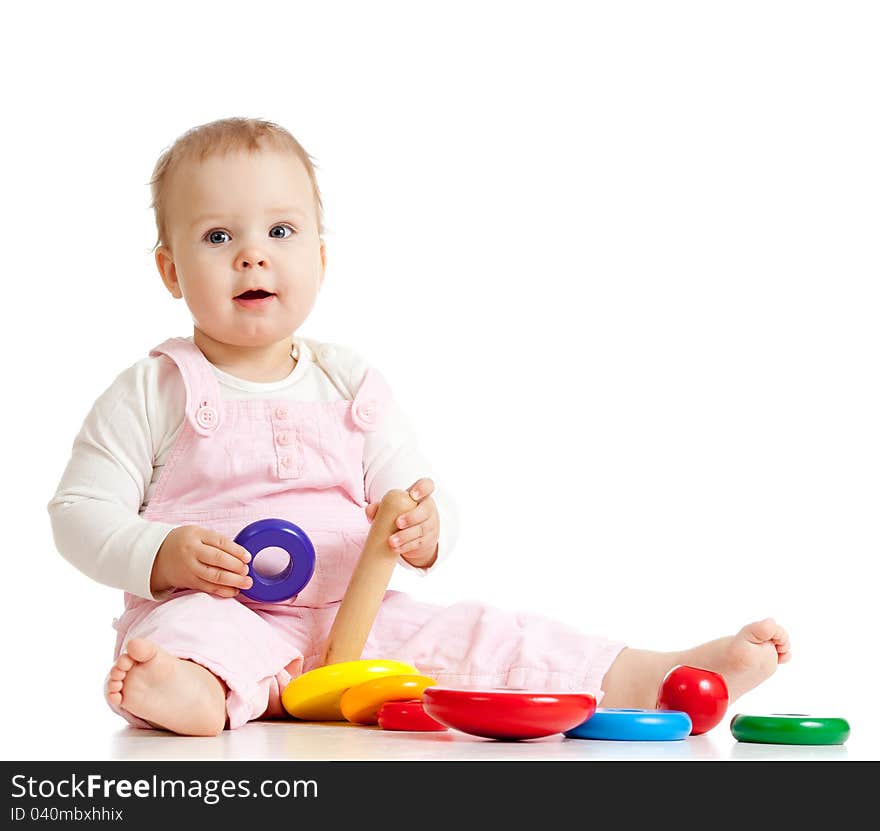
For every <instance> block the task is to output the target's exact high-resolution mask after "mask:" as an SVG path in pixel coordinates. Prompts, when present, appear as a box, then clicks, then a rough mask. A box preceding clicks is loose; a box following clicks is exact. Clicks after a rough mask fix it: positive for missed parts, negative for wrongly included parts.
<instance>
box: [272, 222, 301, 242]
mask: <svg viewBox="0 0 880 831" xmlns="http://www.w3.org/2000/svg"><path fill="white" fill-rule="evenodd" d="M275 228H287V230H288V231H290V236H293V235H294V234H295V233H296V232H295V231H294V230H293V228H291V227H290V226H289V225H275V226H273V228H272V231H274V230H275ZM272 231H269V236H273V234H272ZM275 239H287V237H286V236H283V237H278V236H276V237H275Z"/></svg>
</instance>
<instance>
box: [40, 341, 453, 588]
mask: <svg viewBox="0 0 880 831" xmlns="http://www.w3.org/2000/svg"><path fill="white" fill-rule="evenodd" d="M293 341H294V350H295V351H294V355H295V356H296V358H297V364H296V366H295V367H294V369H293V371H292V372H291V373H290V375H288V376H287V378H284V379H283V380H281V381H274V382H269V383H258V382H254V381H245V380H242V379H241V378H236V377H234V376H232V375H229V374H228V373H226V372H223V371H222V370H220V369H217V368H216V367H213V370H214V372H215V374H216V377H217V380H218V382H219V386H220V394H221V396H222V397H223V398H239V399H259V398H273V399H283V398H288V399H290V400H291V401H335V400H341V399H344V400H352V399H353V398H354V395H355V393H356V392H357V390H358V387H359V386H360V383H361V380H362V379H363V377H364V373H365V372H366V370H367V368H368V363H367V362H366V361H365V360H364V359H363V357H361V356H360V355H359V354H358V353H357V352H356V351H354V350H352V349H350V348H348V347H346V346H342V345H339V344H326V343H319V342H317V341H314V340H311V339H307V338H300V337H294V339H293ZM185 406H186V391H185V389H184V384H183V378H182V377H181V375H180V372H179V371H178V369H177V367H176V365H174V364H173V363H172V362H171V361H169V360H167V359H165V358H163V357H161V356H157V357H147V358H144V359H142V360H140V361H138V362H137V363H135V364H134V365H133V366H130V367H129V368H128V369H126V370H125V371H124V372H122V373H121V374H120V375H119V376H118V377H117V378H116V380H115V381H114V382H113V383H112V384H111V385H110V387H109V388H108V389H107V390H106V391H105V392H104V393H103V394H102V395H101V396H100V397H99V398H98V400H97V401H96V402H95V404H94V405H93V407H92V409H91V411H90V412H89V414H88V415H87V416H86V419H85V421H84V422H83V425H82V428H81V429H80V431H79V433H78V435H77V436H76V439H75V441H74V444H73V450H72V453H71V457H70V460H69V462H68V463H67V467H66V468H65V471H64V474H63V475H62V477H61V482H60V483H59V485H58V489H57V490H56V492H55V495H54V496H53V497H52V499H51V500H50V502H49V504H48V510H49V516H50V518H51V522H52V532H53V535H54V538H55V545H56V547H57V548H58V551H59V552H60V553H61V555H62V556H63V557H65V559H67V560H68V561H69V562H70V563H72V564H73V565H74V566H76V567H77V568H78V569H79V570H80V571H82V572H84V573H85V574H87V575H88V576H89V577H92V578H93V579H95V580H97V581H98V582H100V583H104V584H105V585H108V586H113V587H115V588H119V589H123V590H125V591H128V592H131V593H132V594H135V595H138V596H139V597H145V598H148V599H153V600H156V599H160V597H161V595H160V596H154V595H153V594H152V593H151V592H150V574H151V572H152V569H153V562H154V561H155V558H156V554H157V553H158V551H159V548H160V546H161V545H162V542H163V541H164V539H165V537H166V536H167V535H168V533H169V532H170V531H171V530H172V529H173V528H174V527H175V526H174V525H170V524H167V523H163V522H152V521H148V520H145V519H143V517H142V516H141V514H142V513H143V511H144V509H145V508H146V506H147V505H148V504H149V501H150V498H151V496H152V493H153V490H154V489H155V486H156V483H157V482H158V480H159V477H160V476H161V474H162V469H163V465H164V464H165V461H166V459H167V458H168V455H169V452H170V451H171V448H172V446H173V445H174V442H175V440H176V438H177V436H178V434H179V432H180V430H181V428H182V426H183V422H184V417H185V416H184V410H185ZM364 438H365V442H364V458H363V469H364V488H365V493H366V497H367V501H368V502H377V501H379V500H380V499H381V498H382V496H384V494H385V493H387V492H388V491H389V490H391V489H392V488H400V489H403V490H406V489H407V488H409V487H410V486H411V485H412V484H413V483H414V482H415V481H416V480H417V479H419V478H421V477H430V478H432V479H434V482H435V488H436V490H435V491H434V493H433V494H432V496H433V498H434V501H435V503H436V504H437V511H438V514H439V517H440V535H439V548H438V552H437V560H436V561H435V563H434V564H433V565H432V566H431V569H433V568H435V567H436V565H437V563H439V562H440V561H441V559H443V558H445V557H447V556H448V555H449V552H450V551H451V550H452V548H453V547H454V545H455V541H456V539H457V537H458V516H457V510H456V506H455V504H454V502H453V500H452V499H451V497H450V496H449V495H448V494H447V493H445V492H444V490H443V487H442V485H441V484H440V483H438V482H437V479H436V478H435V476H434V475H433V474H432V469H431V465H430V464H429V463H428V461H427V460H426V459H425V458H424V456H423V455H422V454H421V452H420V451H419V449H418V445H417V442H416V435H415V432H414V430H413V428H412V426H411V424H410V423H409V421H408V419H407V418H406V416H405V415H404V413H403V412H401V410H400V408H399V407H398V406H397V404H396V403H394V402H392V404H391V406H390V407H389V408H388V410H387V416H386V418H385V419H384V420H383V422H382V423H381V425H380V426H379V428H378V429H377V430H375V431H373V432H367V433H365V434H364ZM400 564H401V565H403V566H404V567H405V568H408V569H410V570H413V571H416V572H419V573H422V574H424V573H426V572H427V571H428V570H429V569H420V568H415V567H414V566H412V565H410V564H409V563H407V562H406V560H404V559H403V558H402V557H401V558H400Z"/></svg>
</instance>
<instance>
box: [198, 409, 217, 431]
mask: <svg viewBox="0 0 880 831" xmlns="http://www.w3.org/2000/svg"><path fill="white" fill-rule="evenodd" d="M196 424H198V425H199V427H202V428H204V429H205V430H213V429H214V428H215V427H216V426H217V411H216V410H215V409H214V408H213V407H210V406H208V405H205V404H203V405H202V406H201V407H199V408H198V410H196Z"/></svg>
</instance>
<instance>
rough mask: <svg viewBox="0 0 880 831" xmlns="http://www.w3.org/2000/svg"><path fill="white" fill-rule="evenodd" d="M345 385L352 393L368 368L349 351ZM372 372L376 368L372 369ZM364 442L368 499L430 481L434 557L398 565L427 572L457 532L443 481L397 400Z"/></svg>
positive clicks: (454, 512) (453, 509) (451, 545)
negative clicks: (421, 564)
mask: <svg viewBox="0 0 880 831" xmlns="http://www.w3.org/2000/svg"><path fill="white" fill-rule="evenodd" d="M348 359H349V361H350V373H349V376H348V377H349V384H348V388H349V390H350V391H351V393H352V396H354V394H355V393H356V391H357V389H358V388H359V387H360V384H361V381H362V380H363V377H364V374H365V373H366V371H367V369H368V364H367V362H366V361H364V359H363V358H361V357H360V356H358V355H355V354H352V353H349V355H348ZM373 371H374V372H375V371H376V369H375V368H373ZM364 435H365V441H364V489H365V493H366V497H367V501H368V502H377V501H379V500H381V499H382V497H383V496H384V495H385V494H386V493H387V492H388V491H389V490H392V489H394V488H399V489H400V490H408V489H409V487H410V486H411V485H413V484H414V483H415V482H416V481H417V480H419V479H421V478H424V477H427V478H430V479H431V480H433V482H434V492H433V494H431V496H432V498H433V499H434V502H435V504H436V505H437V514H438V516H439V520H440V531H439V540H438V547H437V559H436V560H435V561H434V562H433V563H432V564H431V565H430V566H428V567H427V568H418V567H416V566H414V565H412V564H411V563H409V562H407V561H406V560H405V559H404V558H403V557H401V558H400V560H399V562H400V564H401V565H402V566H403V567H404V568H406V569H409V570H411V571H415V572H416V573H419V574H423V575H424V574H427V573H428V572H429V571H432V570H433V569H435V568H436V567H437V566H438V565H439V564H440V562H441V561H443V560H446V559H447V558H448V556H449V554H450V553H451V551H452V549H453V548H454V547H455V543H456V542H457V540H458V535H459V516H458V508H457V505H456V504H455V501H454V500H453V498H452V496H451V494H450V493H449V492H448V491H447V489H446V488H445V486H444V484H443V480H442V476H440V475H439V473H438V472H437V471H436V470H435V468H434V465H432V464H431V463H430V461H429V460H428V459H427V458H426V457H425V456H424V454H423V453H422V451H421V450H420V448H419V444H418V438H417V435H416V431H415V429H414V427H413V425H412V423H411V421H410V420H409V418H408V417H407V415H406V414H405V413H404V412H403V410H402V409H401V408H400V406H399V405H398V404H397V402H396V401H395V400H394V399H393V398H392V399H391V400H390V401H389V402H388V404H387V408H386V412H385V415H384V417H383V419H382V420H381V421H380V422H379V426H378V428H377V429H376V430H373V431H370V432H367V433H365V434H364Z"/></svg>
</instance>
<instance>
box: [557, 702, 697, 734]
mask: <svg viewBox="0 0 880 831" xmlns="http://www.w3.org/2000/svg"><path fill="white" fill-rule="evenodd" d="M691 727H692V724H691V717H690V716H689V715H688V714H687V713H683V712H681V711H679V710H629V709H615V708H608V707H599V708H598V709H597V710H596V712H595V713H593V715H592V716H591V717H590V718H588V719H587V720H586V721H585V722H584V723H583V724H580V725H578V726H577V727H574V728H572V729H571V730H567V731H566V732H565V735H566V736H567V737H568V738H571V739H604V740H608V741H623V742H675V741H680V740H681V739H685V738H687V736H688V735H689V734H690V732H691Z"/></svg>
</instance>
